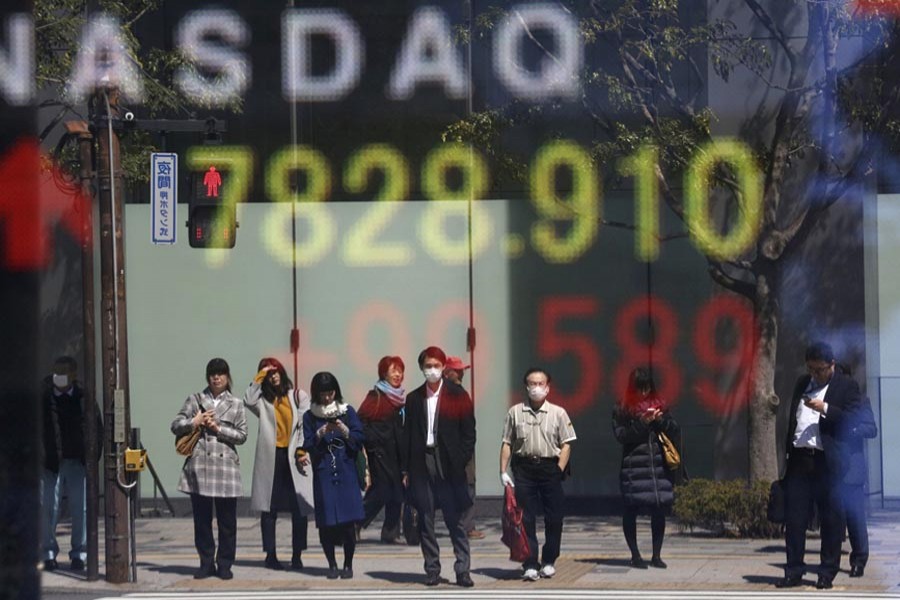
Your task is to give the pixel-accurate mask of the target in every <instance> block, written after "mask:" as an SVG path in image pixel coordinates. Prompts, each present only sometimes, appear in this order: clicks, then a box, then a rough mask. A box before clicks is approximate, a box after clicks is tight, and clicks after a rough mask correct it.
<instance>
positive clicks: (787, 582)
mask: <svg viewBox="0 0 900 600" xmlns="http://www.w3.org/2000/svg"><path fill="white" fill-rule="evenodd" d="M801 585H803V578H802V577H800V576H799V575H789V576H787V575H786V576H784V577H782V578H781V579H779V580H778V581H776V582H775V587H777V588H791V587H800V586H801Z"/></svg>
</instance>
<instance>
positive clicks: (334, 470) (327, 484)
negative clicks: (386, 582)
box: [299, 372, 364, 579]
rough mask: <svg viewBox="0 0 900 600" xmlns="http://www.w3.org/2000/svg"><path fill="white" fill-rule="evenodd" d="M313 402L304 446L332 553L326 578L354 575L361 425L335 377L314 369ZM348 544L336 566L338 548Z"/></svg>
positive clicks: (325, 545) (322, 536)
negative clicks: (336, 549) (341, 559)
mask: <svg viewBox="0 0 900 600" xmlns="http://www.w3.org/2000/svg"><path fill="white" fill-rule="evenodd" d="M309 387H310V390H309V391H310V395H311V397H312V398H311V404H310V408H309V410H308V411H307V412H306V413H304V415H303V448H304V449H305V450H306V451H307V452H308V457H304V458H301V459H299V460H300V462H301V463H302V464H308V463H309V462H311V463H312V471H313V498H314V504H315V512H316V527H317V528H318V530H319V540H320V541H321V543H322V549H323V550H324V551H325V558H327V559H328V578H329V579H337V578H338V577H340V578H341V579H351V578H352V577H353V552H354V551H355V550H356V523H357V521H361V520H362V519H363V517H364V513H363V503H362V496H361V494H360V485H359V476H358V474H357V470H356V455H357V453H359V452H362V447H363V440H364V436H363V428H362V423H361V422H360V420H359V417H357V415H356V411H355V410H353V407H352V406H350V405H348V404H346V403H345V402H344V398H343V396H342V395H341V386H340V384H339V383H338V380H337V378H335V376H334V375H332V374H331V373H328V372H320V373H316V374H315V375H314V376H313V378H312V382H310V386H309ZM338 544H341V545H343V548H344V568H343V570H342V571H340V572H338V568H337V560H336V559H335V555H334V549H335V547H336V546H337V545H338Z"/></svg>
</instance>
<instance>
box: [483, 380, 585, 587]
mask: <svg viewBox="0 0 900 600" xmlns="http://www.w3.org/2000/svg"><path fill="white" fill-rule="evenodd" d="M524 382H525V391H526V392H527V395H528V399H527V400H525V401H524V402H522V403H520V404H516V405H515V406H513V407H512V408H510V409H509V412H508V413H506V421H505V422H504V424H503V441H502V443H501V444H500V481H501V482H502V483H503V485H505V486H510V487H514V488H515V490H516V503H517V504H518V505H519V506H520V507H522V509H523V519H522V522H523V524H524V525H525V533H526V534H527V535H528V549H529V556H528V559H526V560H525V563H524V564H523V565H522V569H523V573H522V579H524V580H525V581H537V580H538V579H540V578H541V577H546V578H550V577H553V575H555V574H556V567H555V566H554V563H555V562H556V559H557V558H559V548H560V543H561V540H562V524H563V502H564V499H565V498H564V496H563V489H562V480H563V474H564V473H565V472H566V467H567V466H568V464H569V456H570V454H571V451H572V446H571V443H572V442H573V441H575V428H574V427H572V421H571V419H569V415H568V414H567V413H566V410H565V409H564V408H562V407H561V406H557V405H555V404H551V403H550V402H549V401H548V400H547V397H548V396H549V394H550V375H549V374H548V373H547V372H546V371H544V370H543V369H538V368H531V369H528V371H526V373H525V377H524ZM510 459H512V471H513V476H514V477H515V483H514V482H513V478H512V477H510V476H509V474H508V473H507V467H508V466H509V465H510ZM539 512H543V513H544V535H545V537H546V542H545V543H544V547H543V551H542V556H541V561H540V562H538V541H537V527H536V523H535V520H536V519H535V517H536V515H537V514H538V513H539Z"/></svg>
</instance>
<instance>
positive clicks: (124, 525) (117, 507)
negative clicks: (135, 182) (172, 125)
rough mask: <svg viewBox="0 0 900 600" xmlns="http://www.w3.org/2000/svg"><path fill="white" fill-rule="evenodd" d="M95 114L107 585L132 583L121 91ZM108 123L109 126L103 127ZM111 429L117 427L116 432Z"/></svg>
mask: <svg viewBox="0 0 900 600" xmlns="http://www.w3.org/2000/svg"><path fill="white" fill-rule="evenodd" d="M93 102H94V107H93V108H94V114H100V112H101V111H102V114H103V115H104V117H105V119H103V120H101V121H98V123H101V122H102V124H101V125H100V126H99V127H97V128H96V131H95V134H96V138H97V142H98V144H97V145H98V155H97V175H98V178H97V179H98V187H99V189H98V195H99V205H100V294H101V313H100V322H101V330H100V331H101V354H102V359H103V415H104V422H105V423H106V426H105V427H104V436H103V438H104V440H103V441H104V446H103V449H104V452H103V456H104V459H105V460H104V472H105V476H104V481H105V491H106V494H105V508H106V518H105V524H106V580H107V581H109V582H110V583H127V582H128V577H129V568H128V563H129V554H130V547H131V546H130V530H131V528H130V518H133V515H129V510H128V509H129V501H128V494H129V491H130V488H129V487H128V486H127V485H126V484H125V483H124V482H122V481H121V479H120V477H121V476H122V468H121V465H122V461H123V454H124V447H125V445H126V444H127V442H128V438H127V432H129V431H131V418H130V409H129V394H128V326H127V324H128V321H127V310H126V295H125V244H124V241H125V239H124V227H123V207H124V203H123V201H122V195H123V186H122V168H121V153H120V148H119V136H118V134H117V133H116V131H115V130H114V128H113V126H112V123H113V121H116V120H118V119H119V106H118V91H117V90H116V89H109V90H102V91H100V92H99V93H98V94H97V95H95V96H94V98H93ZM103 121H105V122H103ZM110 425H111V426H110Z"/></svg>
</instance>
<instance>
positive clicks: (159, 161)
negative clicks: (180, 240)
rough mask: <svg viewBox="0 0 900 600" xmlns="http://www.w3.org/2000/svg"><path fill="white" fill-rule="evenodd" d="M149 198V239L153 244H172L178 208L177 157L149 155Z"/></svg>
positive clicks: (173, 155)
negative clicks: (151, 215) (150, 208)
mask: <svg viewBox="0 0 900 600" xmlns="http://www.w3.org/2000/svg"><path fill="white" fill-rule="evenodd" d="M150 198H151V200H150V201H151V203H152V204H153V209H152V212H153V217H152V219H151V221H152V222H151V227H152V230H151V232H150V239H152V240H153V243H154V244H174V243H175V230H176V226H175V223H176V222H177V221H176V216H175V212H176V210H177V207H178V155H177V154H175V153H173V152H154V153H152V154H151V155H150Z"/></svg>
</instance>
